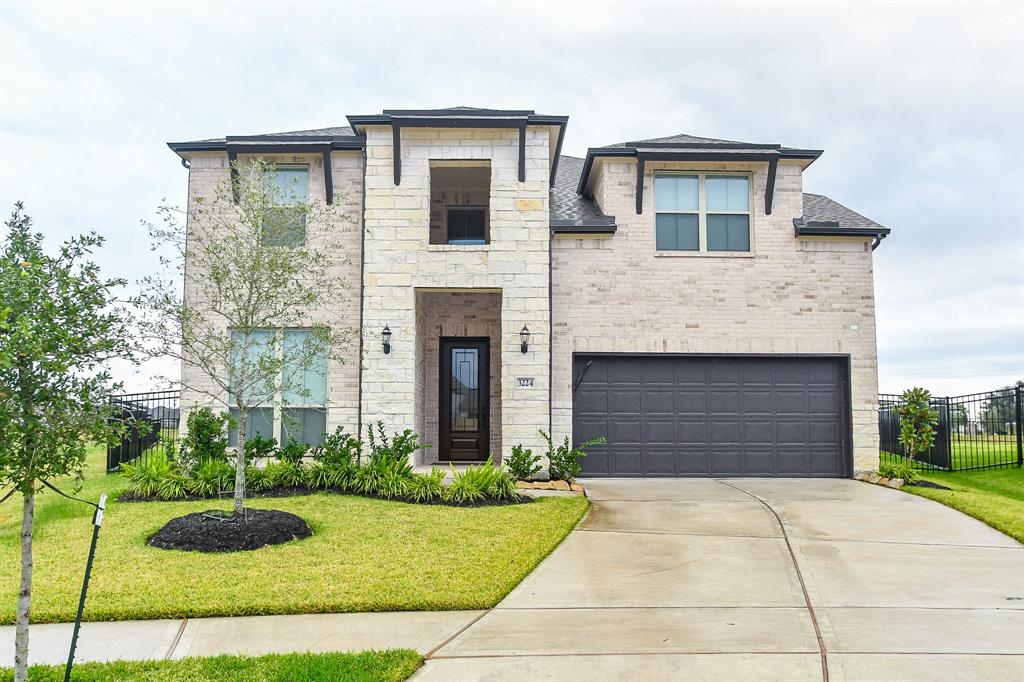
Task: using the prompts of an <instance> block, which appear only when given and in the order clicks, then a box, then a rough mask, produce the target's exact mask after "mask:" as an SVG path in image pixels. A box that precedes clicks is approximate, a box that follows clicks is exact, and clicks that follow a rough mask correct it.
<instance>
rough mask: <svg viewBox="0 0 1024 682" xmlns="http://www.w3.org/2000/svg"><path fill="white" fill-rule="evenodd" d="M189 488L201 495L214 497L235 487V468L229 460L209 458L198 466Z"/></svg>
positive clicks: (193, 473)
mask: <svg viewBox="0 0 1024 682" xmlns="http://www.w3.org/2000/svg"><path fill="white" fill-rule="evenodd" d="M189 489H190V490H191V491H192V493H194V494H195V495H199V496H201V497H213V496H214V495H220V494H221V493H224V492H228V491H232V490H234V489H235V468H234V467H233V466H232V465H231V464H230V463H228V462H219V461H217V460H212V459H211V460H207V461H205V462H203V463H202V464H200V465H199V466H198V467H196V469H195V471H193V472H192V477H191V479H190V480H189Z"/></svg>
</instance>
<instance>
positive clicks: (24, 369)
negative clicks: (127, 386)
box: [0, 203, 135, 682]
mask: <svg viewBox="0 0 1024 682" xmlns="http://www.w3.org/2000/svg"><path fill="white" fill-rule="evenodd" d="M31 224H32V221H31V219H30V218H29V216H28V215H26V214H25V211H24V207H23V206H22V204H21V203H18V204H16V205H15V209H14V213H13V214H12V215H11V218H10V219H9V220H8V221H7V222H6V226H7V231H6V234H5V235H4V236H3V241H2V242H0V486H2V488H3V489H4V492H3V493H0V494H3V499H6V498H8V497H10V496H12V495H13V494H15V493H20V494H21V499H22V523H21V586H20V589H19V592H18V605H17V627H16V634H15V653H14V678H15V680H17V681H18V682H21V681H22V680H26V679H27V678H28V624H29V614H30V611H31V600H32V532H33V526H34V523H35V502H36V494H37V493H38V492H39V491H40V490H42V489H43V488H44V487H53V483H52V481H54V480H56V479H61V478H66V477H68V476H72V477H76V478H78V479H79V480H80V479H81V475H82V467H83V466H84V464H85V455H86V448H87V447H88V445H89V444H90V443H97V442H104V441H109V440H111V439H112V438H114V437H115V436H116V435H117V434H118V432H119V431H120V430H121V428H122V427H123V425H119V424H118V423H116V421H115V420H114V418H113V417H114V416H115V415H112V414H111V412H110V409H109V401H108V396H109V395H110V393H111V392H112V391H114V390H117V389H118V388H119V386H118V385H117V384H112V383H111V380H110V374H109V373H108V372H107V370H106V369H105V363H106V362H107V361H108V360H111V359H113V358H128V359H130V358H131V357H132V350H133V342H132V341H131V339H133V338H134V337H135V335H134V334H133V333H132V332H131V331H130V329H129V319H130V318H129V317H128V316H127V315H126V313H125V311H124V310H122V309H120V308H118V307H117V305H116V299H115V292H116V291H117V290H118V289H119V288H120V287H121V286H123V285H124V284H125V282H124V280H119V279H103V278H102V277H101V276H100V272H99V268H98V267H97V266H96V265H95V264H94V263H92V262H90V261H89V260H88V258H89V256H90V254H91V253H92V251H93V250H94V249H96V248H98V247H99V246H101V245H102V243H103V239H102V238H101V237H99V236H97V235H96V234H95V233H91V234H88V235H83V236H79V237H74V238H72V239H69V240H68V241H66V242H64V243H63V244H62V245H61V247H60V249H59V251H58V252H57V254H56V255H48V254H47V253H46V252H45V251H44V250H43V236H42V235H41V234H38V233H33V232H32V231H31Z"/></svg>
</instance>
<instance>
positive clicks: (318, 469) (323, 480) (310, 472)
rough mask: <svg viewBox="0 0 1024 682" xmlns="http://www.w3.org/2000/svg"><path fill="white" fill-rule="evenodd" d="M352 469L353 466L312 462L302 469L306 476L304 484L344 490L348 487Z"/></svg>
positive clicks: (324, 488)
mask: <svg viewBox="0 0 1024 682" xmlns="http://www.w3.org/2000/svg"><path fill="white" fill-rule="evenodd" d="M354 469H355V467H354V466H345V465H332V464H325V463H324V462H313V464H312V465H311V466H309V467H306V468H305V469H304V470H303V471H304V472H305V476H306V485H308V486H309V487H310V488H316V489H318V490H327V489H328V488H338V489H341V490H345V489H346V488H348V484H349V481H350V479H351V477H352V474H353V470H354Z"/></svg>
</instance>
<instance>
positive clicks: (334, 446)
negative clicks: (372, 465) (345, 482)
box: [310, 426, 363, 467]
mask: <svg viewBox="0 0 1024 682" xmlns="http://www.w3.org/2000/svg"><path fill="white" fill-rule="evenodd" d="M362 451H363V441H361V440H359V439H358V438H357V437H355V436H353V435H352V434H349V433H345V427H343V426H339V427H338V428H337V429H335V431H334V433H331V434H328V435H327V436H325V437H324V444H323V445H321V446H319V447H316V448H313V450H312V452H311V453H310V454H312V455H313V459H314V460H315V461H318V462H322V463H323V464H325V465H327V466H329V467H347V466H350V465H352V464H359V462H360V459H361V455H362Z"/></svg>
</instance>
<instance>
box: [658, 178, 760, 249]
mask: <svg viewBox="0 0 1024 682" xmlns="http://www.w3.org/2000/svg"><path fill="white" fill-rule="evenodd" d="M654 211H655V228H654V229H655V248H657V250H658V251H698V252H699V251H750V177H749V176H747V175H722V174H713V173H686V174H682V173H680V174H671V175H669V174H665V175H656V176H655V178H654Z"/></svg>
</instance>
